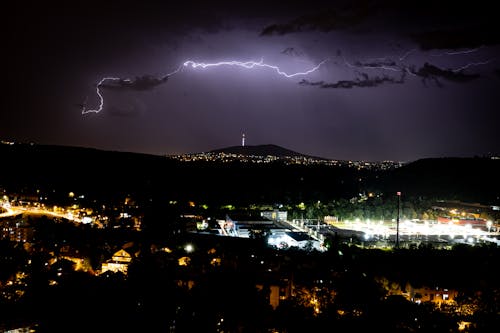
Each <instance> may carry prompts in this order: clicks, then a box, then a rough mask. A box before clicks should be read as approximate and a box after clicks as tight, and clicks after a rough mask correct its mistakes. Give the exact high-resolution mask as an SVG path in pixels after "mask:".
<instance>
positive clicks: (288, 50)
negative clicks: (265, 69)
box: [281, 47, 304, 57]
mask: <svg viewBox="0 0 500 333" xmlns="http://www.w3.org/2000/svg"><path fill="white" fill-rule="evenodd" d="M281 54H285V55H288V56H291V57H302V56H303V55H304V53H303V52H301V51H299V50H297V49H296V48H294V47H287V48H286V49H284V50H283V51H281Z"/></svg>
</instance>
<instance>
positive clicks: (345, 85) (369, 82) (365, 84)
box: [299, 73, 405, 89]
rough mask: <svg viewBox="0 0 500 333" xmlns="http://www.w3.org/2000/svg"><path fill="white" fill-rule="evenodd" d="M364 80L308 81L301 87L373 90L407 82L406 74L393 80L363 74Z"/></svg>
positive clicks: (387, 77) (302, 83)
mask: <svg viewBox="0 0 500 333" xmlns="http://www.w3.org/2000/svg"><path fill="white" fill-rule="evenodd" d="M361 76H362V78H361V79H355V80H339V81H337V82H331V83H330V82H324V81H316V82H311V81H308V80H305V79H304V80H301V81H300V82H299V84H300V85H305V86H317V87H320V88H334V89H338V88H340V89H350V88H355V87H361V88H371V87H377V86H379V85H382V84H386V83H389V84H401V83H404V81H405V73H403V74H402V75H401V77H399V78H393V77H389V76H385V75H384V76H373V77H370V76H369V75H368V74H365V73H362V74H361Z"/></svg>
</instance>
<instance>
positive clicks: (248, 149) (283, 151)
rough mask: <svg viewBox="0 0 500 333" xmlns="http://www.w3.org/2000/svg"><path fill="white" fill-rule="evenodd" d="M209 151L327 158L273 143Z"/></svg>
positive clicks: (215, 152)
mask: <svg viewBox="0 0 500 333" xmlns="http://www.w3.org/2000/svg"><path fill="white" fill-rule="evenodd" d="M210 153H213V154H218V153H225V154H236V155H244V156H276V157H304V158H314V159H319V160H329V159H328V158H325V157H319V156H312V155H306V154H303V153H299V152H296V151H294V150H290V149H287V148H284V147H281V146H278V145H275V144H263V145H250V146H249V145H247V146H230V147H225V148H219V149H214V150H211V151H210Z"/></svg>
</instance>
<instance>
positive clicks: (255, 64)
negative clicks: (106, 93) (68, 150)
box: [82, 59, 329, 114]
mask: <svg viewBox="0 0 500 333" xmlns="http://www.w3.org/2000/svg"><path fill="white" fill-rule="evenodd" d="M328 60H329V59H325V60H323V61H321V62H320V63H318V64H317V65H316V66H314V67H312V68H310V69H308V70H305V71H302V72H295V73H287V72H285V71H283V70H281V69H280V68H279V66H276V65H271V64H267V63H265V62H264V59H261V60H260V61H236V60H232V61H220V62H215V63H204V62H195V61H193V60H187V61H185V62H184V63H182V65H180V66H179V67H178V68H177V69H176V70H174V71H173V72H171V73H168V74H166V75H163V77H161V80H162V81H163V80H166V79H168V78H169V77H170V76H172V75H174V74H177V73H179V72H181V71H182V70H183V69H184V68H193V69H196V68H202V69H205V68H209V67H219V66H235V67H242V68H246V69H254V68H259V67H260V68H268V69H272V70H274V71H275V72H276V73H277V74H278V75H281V76H284V77H286V78H292V77H295V76H301V75H308V74H311V73H312V72H315V71H317V70H318V69H319V68H320V67H321V66H322V65H323V64H324V63H325V62H327V61H328ZM106 82H128V83H131V82H133V80H131V79H122V78H119V77H103V78H102V79H101V80H100V81H99V82H98V83H97V85H96V94H97V97H98V98H99V104H98V106H97V108H95V109H87V107H86V106H85V105H83V107H82V114H87V113H99V112H101V111H102V109H103V108H104V97H103V95H102V92H101V89H100V88H101V86H102V85H103V84H104V83H106Z"/></svg>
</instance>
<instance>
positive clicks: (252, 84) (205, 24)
mask: <svg viewBox="0 0 500 333" xmlns="http://www.w3.org/2000/svg"><path fill="white" fill-rule="evenodd" d="M490 2H491V3H492V4H490ZM493 4H494V2H493V1H473V2H465V3H464V4H462V2H461V1H453V2H452V1H314V0H309V1H293V2H292V1H280V2H278V1H274V2H272V1H246V2H236V1H232V2H230V1H218V2H210V3H208V2H207V3H205V4H199V2H195V1H186V0H185V1H179V3H175V2H173V1H164V2H160V1H157V2H152V1H129V0H124V1H101V2H96V1H85V2H84V1H74V2H72V1H68V2H67V3H58V2H51V1H39V2H34V3H32V4H31V3H30V2H23V3H20V2H18V3H16V4H13V5H12V6H9V7H5V8H3V9H2V11H3V13H4V19H3V20H2V26H3V27H2V31H3V35H4V36H3V37H4V38H3V41H2V44H3V47H2V49H3V52H2V53H3V55H4V57H5V59H6V60H4V63H3V64H4V66H3V67H4V69H5V70H6V71H7V77H6V78H5V77H4V82H3V84H4V86H5V88H4V92H6V94H5V97H6V99H4V102H5V103H2V104H3V106H2V110H1V113H0V139H2V140H11V141H17V142H35V143H39V144H57V145H70V146H82V147H93V148H98V149H105V150H118V151H129V152H143V153H151V154H159V155H163V154H183V153H196V152H203V151H209V150H213V149H218V148H223V147H228V146H234V145H239V144H240V142H241V135H242V133H245V135H246V143H247V145H258V144H276V145H280V146H282V147H285V148H288V149H291V150H294V151H297V152H301V153H304V154H309V155H314V156H321V157H326V158H332V159H351V160H369V161H380V160H397V161H412V160H416V159H419V158H426V157H441V156H483V155H489V154H493V155H498V154H499V153H500V149H499V148H500V130H499V124H500V122H499V115H498V114H499V111H500V107H499V106H500V89H499V88H500V28H499V24H500V23H498V22H499V21H498V17H497V15H498V12H497V11H496V10H494V9H493ZM261 59H262V60H263V62H264V63H266V64H269V65H272V66H279V68H280V70H282V71H283V72H285V73H287V74H290V73H296V72H303V71H307V70H309V69H311V68H313V67H315V66H316V65H318V64H319V63H321V62H322V61H324V63H322V65H321V66H320V67H319V68H318V70H316V71H315V72H313V73H310V74H308V75H297V76H294V77H291V78H287V77H285V76H283V75H280V74H279V73H278V72H277V71H276V70H274V69H272V68H268V67H254V68H253V69H247V68H242V67H238V66H228V65H225V66H219V67H210V68H205V69H202V68H189V67H182V64H183V63H184V62H185V61H187V60H191V61H195V62H204V63H215V62H220V61H260V60H261ZM179 66H181V67H179ZM179 68H181V70H179V71H178V72H176V73H175V74H172V75H169V74H171V73H173V72H175V71H176V70H177V69H179ZM103 77H115V78H120V79H122V80H113V81H107V82H104V83H103V84H102V85H101V86H100V91H101V93H102V96H103V98H104V107H103V109H102V111H100V112H98V113H96V112H89V113H85V114H82V108H85V110H89V109H90V110H91V109H96V108H97V107H98V106H99V97H98V95H97V93H96V85H97V84H98V83H99V81H100V80H101V79H102V78H103Z"/></svg>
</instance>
